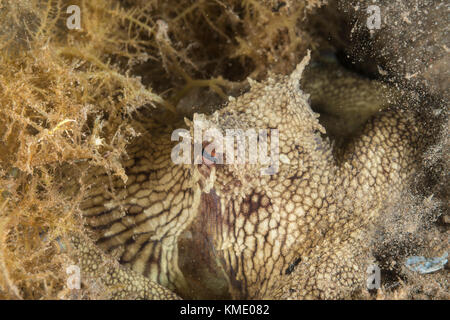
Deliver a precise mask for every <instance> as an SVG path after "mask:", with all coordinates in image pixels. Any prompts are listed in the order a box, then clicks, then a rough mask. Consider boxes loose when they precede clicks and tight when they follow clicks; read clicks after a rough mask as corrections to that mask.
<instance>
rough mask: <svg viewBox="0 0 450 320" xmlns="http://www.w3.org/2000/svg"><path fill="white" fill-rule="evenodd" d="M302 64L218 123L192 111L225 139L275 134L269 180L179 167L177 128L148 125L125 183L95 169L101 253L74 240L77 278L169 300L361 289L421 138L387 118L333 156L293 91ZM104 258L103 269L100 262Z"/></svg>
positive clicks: (132, 151)
mask: <svg viewBox="0 0 450 320" xmlns="http://www.w3.org/2000/svg"><path fill="white" fill-rule="evenodd" d="M308 59H309V58H305V59H304V60H303V61H302V63H300V64H299V65H298V66H297V68H296V70H295V71H294V72H293V73H292V74H291V75H289V76H272V77H270V78H269V79H268V80H266V81H264V82H261V83H259V82H255V81H251V89H250V90H249V92H247V93H245V94H243V95H241V96H240V97H238V98H236V99H234V98H230V101H229V102H228V104H227V105H226V106H225V107H224V108H222V109H221V110H219V111H217V112H216V113H215V114H213V115H211V116H205V115H195V116H194V119H195V118H201V119H203V120H204V122H205V123H207V126H208V127H209V128H216V129H218V130H221V131H222V132H224V130H225V129H227V128H241V129H246V128H254V129H268V128H270V129H278V130H279V146H280V160H281V161H280V166H279V168H278V172H277V173H276V174H273V175H260V173H259V172H260V169H261V165H258V164H248V163H247V164H244V165H239V164H233V165H227V164H225V165H206V164H200V165H196V164H186V165H176V164H174V163H173V162H172V160H171V157H170V155H171V150H172V148H173V146H174V145H175V143H176V142H173V141H171V139H170V137H171V133H172V131H173V130H174V128H176V126H171V125H168V124H165V125H160V126H159V127H158V128H156V129H155V125H154V122H153V120H149V122H147V125H148V126H149V127H152V129H149V130H148V131H147V134H146V135H144V136H142V137H140V138H139V139H137V140H136V142H135V143H134V144H133V145H132V146H131V147H130V148H129V150H128V154H129V159H128V160H125V161H124V167H125V168H126V170H127V175H128V180H127V182H126V183H123V182H122V181H121V180H120V179H114V178H111V177H109V176H108V175H107V174H105V173H104V172H101V171H95V172H93V173H92V174H90V178H89V180H88V181H86V183H88V184H92V188H91V190H90V194H89V196H88V197H87V198H86V199H85V201H84V202H83V204H82V209H83V212H84V216H85V219H86V223H87V225H88V226H89V227H90V229H92V230H93V231H94V234H95V236H94V238H95V242H96V244H95V245H94V244H93V243H91V242H90V241H81V240H79V239H80V238H75V239H78V240H77V241H74V243H75V249H76V250H75V252H77V257H78V258H79V259H80V262H81V266H82V271H83V272H84V273H85V274H87V275H89V276H91V277H94V278H96V279H99V280H100V282H102V283H103V284H104V285H105V286H106V287H107V288H108V289H109V290H110V291H111V292H112V297H114V298H126V299H133V298H141V299H148V298H153V299H168V298H174V297H176V295H175V294H172V293H171V291H173V292H176V293H177V294H178V295H179V296H181V297H183V298H211V297H212V298H223V297H231V298H238V299H255V298H256V299H257V298H265V299H266V298H269V299H305V298H313V299H317V298H320V299H340V298H346V297H349V296H350V295H351V294H352V293H353V292H355V291H356V290H359V289H360V288H362V287H363V286H364V285H365V283H366V275H365V270H366V268H367V261H368V257H367V252H365V250H364V242H365V239H363V238H362V237H363V236H364V231H365V230H367V228H369V227H370V225H371V224H372V222H373V221H374V219H375V218H377V217H378V216H379V214H380V213H381V212H382V211H383V208H385V207H386V206H387V205H388V203H389V202H390V201H395V199H396V197H397V196H398V195H399V194H400V192H401V191H402V190H403V189H404V188H405V187H406V186H407V185H408V181H409V179H410V178H411V176H412V174H413V173H414V171H415V157H416V154H417V143H418V134H417V131H418V130H417V127H416V125H415V123H414V120H413V119H412V117H409V116H408V115H407V114H405V113H402V112H401V111H395V110H387V111H384V112H382V113H380V114H378V115H376V116H375V117H374V118H372V119H371V120H370V121H369V122H368V123H367V124H366V126H365V127H364V128H363V129H362V131H361V133H360V134H359V135H358V136H357V137H355V138H354V139H353V141H351V142H350V143H349V144H348V145H347V146H346V148H345V150H342V151H341V152H339V153H336V152H333V148H332V145H331V144H330V143H329V141H328V140H327V139H324V138H323V137H322V134H323V133H325V130H324V128H323V127H322V126H321V125H320V124H319V122H318V115H317V114H315V113H314V112H313V111H312V110H311V108H310V107H309V105H308V96H307V95H305V94H304V93H303V92H302V90H301V88H300V87H299V81H300V77H301V74H302V72H303V69H304V67H305V65H306V64H307V62H308ZM149 123H151V125H150V124H149ZM187 125H188V129H190V130H192V123H191V122H190V121H187ZM100 257H101V258H100ZM108 259H109V260H111V262H110V263H109V264H108V267H107V270H106V271H105V268H99V267H98V265H99V264H100V263H101V261H109V260H108ZM114 259H118V260H119V262H120V265H118V264H117V262H115V261H114ZM103 264H105V263H104V262H103ZM112 284H115V285H116V287H114V286H113V285H112ZM117 286H118V287H117ZM169 290H170V291H169Z"/></svg>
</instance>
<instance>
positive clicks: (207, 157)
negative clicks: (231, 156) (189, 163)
mask: <svg viewBox="0 0 450 320" xmlns="http://www.w3.org/2000/svg"><path fill="white" fill-rule="evenodd" d="M202 160H203V163H204V164H206V165H207V166H210V167H211V166H214V165H215V164H217V163H218V162H219V159H218V158H217V154H216V150H215V149H213V150H212V151H211V152H208V151H207V150H206V146H205V145H203V150H202Z"/></svg>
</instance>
